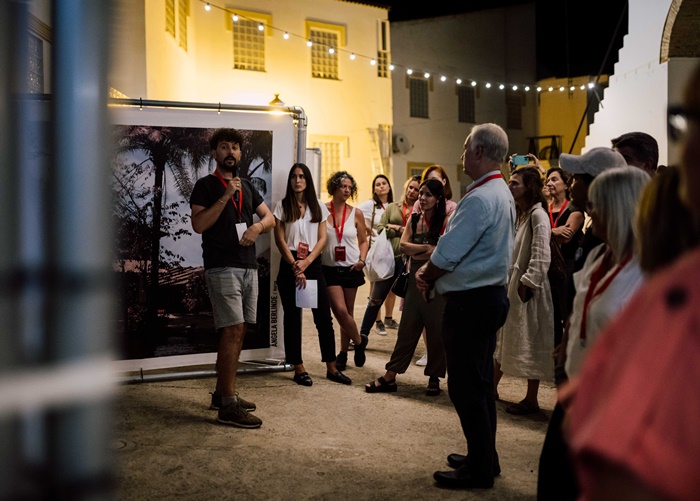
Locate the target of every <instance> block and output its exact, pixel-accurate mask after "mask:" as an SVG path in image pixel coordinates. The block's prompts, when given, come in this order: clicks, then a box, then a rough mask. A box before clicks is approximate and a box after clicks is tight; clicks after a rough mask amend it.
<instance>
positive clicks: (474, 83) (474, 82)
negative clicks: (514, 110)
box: [472, 80, 491, 87]
mask: <svg viewBox="0 0 700 501" xmlns="http://www.w3.org/2000/svg"><path fill="white" fill-rule="evenodd" d="M490 86H491V84H489V87H490ZM472 87H476V80H472Z"/></svg>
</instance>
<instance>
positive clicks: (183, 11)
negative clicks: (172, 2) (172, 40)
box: [177, 0, 190, 51]
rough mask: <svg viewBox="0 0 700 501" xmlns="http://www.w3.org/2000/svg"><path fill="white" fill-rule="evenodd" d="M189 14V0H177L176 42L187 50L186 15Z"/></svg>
mask: <svg viewBox="0 0 700 501" xmlns="http://www.w3.org/2000/svg"><path fill="white" fill-rule="evenodd" d="M189 15H190V0H178V2H177V24H178V28H179V33H178V42H179V44H180V47H182V48H183V49H185V51H187V17H188V16H189Z"/></svg>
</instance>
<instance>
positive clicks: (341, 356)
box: [335, 351, 348, 371]
mask: <svg viewBox="0 0 700 501" xmlns="http://www.w3.org/2000/svg"><path fill="white" fill-rule="evenodd" d="M335 368H336V369H338V370H339V371H344V370H345V369H347V368H348V352H347V351H341V352H340V353H338V356H337V357H335Z"/></svg>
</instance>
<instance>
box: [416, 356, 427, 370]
mask: <svg viewBox="0 0 700 501" xmlns="http://www.w3.org/2000/svg"><path fill="white" fill-rule="evenodd" d="M416 365H418V366H420V367H425V366H426V365H428V354H427V353H424V354H423V356H422V357H420V358H419V359H418V360H416Z"/></svg>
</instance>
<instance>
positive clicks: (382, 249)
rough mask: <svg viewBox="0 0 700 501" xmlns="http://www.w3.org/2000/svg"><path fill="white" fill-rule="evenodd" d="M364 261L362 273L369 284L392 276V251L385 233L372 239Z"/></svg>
mask: <svg viewBox="0 0 700 501" xmlns="http://www.w3.org/2000/svg"><path fill="white" fill-rule="evenodd" d="M365 261H366V263H365V268H364V270H363V271H364V272H365V276H366V277H367V280H369V281H370V282H379V281H381V280H386V279H388V278H391V277H393V276H394V264H395V263H394V249H393V248H392V247H391V242H390V241H389V239H388V238H387V236H386V231H382V232H381V233H380V234H379V236H378V237H377V238H375V239H374V242H372V247H371V248H370V249H369V252H368V253H367V259H365Z"/></svg>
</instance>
